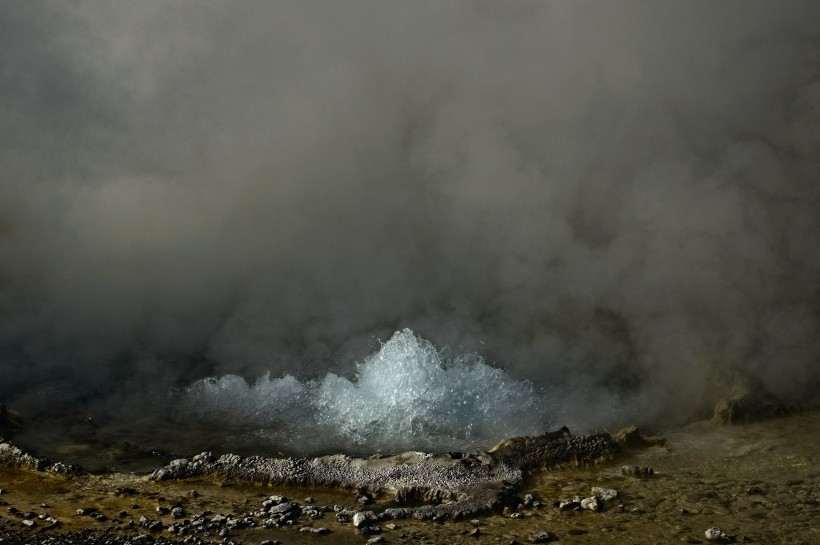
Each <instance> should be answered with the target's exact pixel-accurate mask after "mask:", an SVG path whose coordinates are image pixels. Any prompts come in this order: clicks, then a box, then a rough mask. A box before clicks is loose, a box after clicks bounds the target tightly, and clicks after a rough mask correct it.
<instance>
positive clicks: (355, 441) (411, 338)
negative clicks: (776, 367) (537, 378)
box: [182, 329, 549, 452]
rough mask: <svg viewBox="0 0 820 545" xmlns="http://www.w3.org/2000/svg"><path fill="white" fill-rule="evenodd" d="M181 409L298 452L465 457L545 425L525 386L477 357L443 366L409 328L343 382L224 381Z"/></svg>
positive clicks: (210, 382)
mask: <svg viewBox="0 0 820 545" xmlns="http://www.w3.org/2000/svg"><path fill="white" fill-rule="evenodd" d="M182 405H183V407H184V409H183V410H184V411H186V412H187V413H188V415H190V416H192V417H194V418H196V419H197V420H199V421H200V422H203V423H209V424H211V425H215V426H220V427H242V428H243V430H244V431H243V432H242V433H241V437H239V436H237V437H236V439H237V440H239V441H243V442H244V441H249V440H252V441H254V442H258V441H264V442H270V443H271V444H276V445H278V446H279V447H280V448H283V449H286V450H290V451H301V452H305V451H322V450H344V451H346V452H351V451H352V452H368V451H370V452H372V451H398V450H408V449H433V450H435V449H438V450H441V449H449V450H452V449H469V448H476V447H487V446H489V445H490V444H491V443H492V442H494V441H497V440H498V439H499V438H503V437H510V436H514V435H528V434H534V433H539V432H541V431H544V429H546V428H547V427H548V426H549V421H548V420H547V419H546V415H547V414H549V412H548V411H547V410H546V409H547V406H548V403H547V400H546V397H545V396H544V394H543V393H542V392H540V391H538V390H537V389H536V388H535V387H534V386H533V384H532V383H530V382H529V381H526V380H517V379H515V378H513V377H511V376H510V375H509V374H507V373H506V372H505V371H503V370H501V369H498V368H494V367H491V366H490V365H487V364H486V363H485V362H484V359H483V358H482V357H481V356H479V355H476V354H465V355H459V356H455V357H450V356H449V355H447V354H446V353H445V352H443V351H440V350H438V349H437V348H436V347H435V346H433V344H432V343H430V342H429V341H427V340H424V339H421V338H419V337H417V336H415V335H414V334H413V332H412V331H410V330H409V329H405V330H403V331H398V332H396V333H395V334H394V335H393V337H392V338H391V339H390V340H388V341H387V342H385V343H384V344H383V345H382V347H381V349H380V350H378V351H377V352H375V353H373V354H371V355H370V356H369V357H367V358H366V359H365V360H364V361H363V362H361V363H359V364H357V368H356V374H355V376H354V377H353V378H352V380H351V379H348V378H345V377H341V376H338V375H336V374H334V373H328V374H327V375H326V376H325V377H324V378H323V379H320V380H313V381H305V382H300V381H299V380H297V379H296V378H294V377H293V376H291V375H285V376H283V377H281V378H271V377H270V375H269V374H266V375H264V376H262V377H259V378H258V379H257V380H256V382H255V383H253V384H249V383H248V382H247V381H246V380H245V379H243V378H242V377H239V376H236V375H225V376H223V377H221V378H207V379H202V380H199V381H197V382H196V383H194V384H193V385H191V386H190V387H189V388H188V389H187V391H186V392H185V393H184V396H183V402H182Z"/></svg>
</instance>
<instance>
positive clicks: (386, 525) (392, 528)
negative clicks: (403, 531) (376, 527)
mask: <svg viewBox="0 0 820 545" xmlns="http://www.w3.org/2000/svg"><path fill="white" fill-rule="evenodd" d="M384 527H385V528H387V529H388V530H395V529H396V528H398V526H397V525H395V524H393V523H392V522H390V523H388V524H385V525H384Z"/></svg>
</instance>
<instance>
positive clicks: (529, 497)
mask: <svg viewBox="0 0 820 545" xmlns="http://www.w3.org/2000/svg"><path fill="white" fill-rule="evenodd" d="M534 501H535V498H533V497H532V494H524V507H530V506H531V505H532V502H534Z"/></svg>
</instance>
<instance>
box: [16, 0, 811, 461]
mask: <svg viewBox="0 0 820 545" xmlns="http://www.w3.org/2000/svg"><path fill="white" fill-rule="evenodd" d="M818 22H820V3H818V2H814V1H797V0H795V1H780V2H772V1H754V0H752V1H724V2H712V1H689V2H652V3H645V2H633V1H618V2H606V3H601V2H587V1H574V2H514V3H510V2H474V3H462V2H453V3H447V4H442V3H439V2H424V1H422V2H407V3H379V4H375V3H373V2H358V1H350V2H344V3H339V2H331V1H327V2H324V1H317V2H303V1H298V2H276V3H269V2H253V1H250V2H243V3H241V4H226V3H224V2H209V1H202V2H200V1H198V2H187V1H182V2H174V3H153V2H152V3H136V2H120V3H110V2H97V1H76V2H70V3H56V2H36V1H35V2H17V3H8V4H7V5H4V6H3V10H2V14H0V96H2V106H0V127H2V129H0V166H2V173H3V174H2V178H0V402H3V403H5V404H8V405H9V406H13V407H16V408H17V409H18V410H20V411H21V412H22V413H23V415H24V416H27V417H28V419H29V421H32V420H31V419H32V418H35V419H36V418H37V415H38V413H41V412H42V411H46V410H47V409H49V408H51V409H54V407H55V406H57V405H55V404H56V403H57V401H60V402H62V404H61V405H59V409H58V411H57V412H60V413H61V414H67V413H68V409H67V407H68V408H70V407H73V408H74V409H75V410H76V411H77V412H78V413H81V414H82V415H83V417H84V416H85V415H86V414H87V415H90V416H91V417H92V419H93V420H94V421H95V422H103V421H105V420H106V419H111V420H117V421H119V422H121V423H123V425H124V426H131V427H134V426H138V425H142V423H141V420H140V422H137V423H135V419H134V415H144V416H145V417H146V418H148V416H150V415H152V414H153V413H154V412H156V413H158V416H159V417H162V416H163V415H164V414H166V413H165V412H164V411H166V409H167V410H171V408H175V407H178V406H179V405H180V404H182V405H186V406H188V407H189V408H190V407H191V406H194V408H193V409H191V410H192V411H194V412H193V413H189V414H200V413H199V412H197V411H202V413H201V414H202V415H203V416H207V418H210V419H212V420H211V421H212V422H228V421H230V420H231V419H232V418H238V419H239V418H241V419H244V420H245V421H247V422H249V423H251V424H252V426H251V427H252V428H253V429H255V430H261V429H265V428H266V426H269V425H270V426H272V425H273V423H274V422H275V421H276V422H286V423H287V422H292V421H294V420H299V419H300V418H307V419H308V420H309V422H310V425H311V426H313V425H315V426H316V430H322V431H321V433H327V431H328V428H332V433H334V434H337V435H338V436H339V437H344V438H346V441H347V442H349V443H350V445H351V446H352V447H362V448H364V447H365V446H373V447H374V448H375V447H378V445H379V443H378V442H377V441H376V440H375V439H374V437H377V436H381V437H385V438H386V439H385V443H383V444H384V445H396V446H400V447H401V448H405V447H408V448H409V447H411V446H413V445H416V443H417V442H418V443H420V444H419V445H418V446H419V448H421V447H423V446H424V445H425V444H440V443H441V442H443V441H445V440H447V441H449V440H450V439H452V440H453V441H455V442H456V443H461V442H468V443H469V442H471V441H473V440H474V439H476V440H477V438H479V437H485V436H488V435H493V434H496V433H498V434H501V435H509V434H510V433H517V432H518V427H520V428H521V432H524V431H535V429H536V428H538V427H539V426H542V425H543V424H544V423H545V422H551V423H552V424H553V425H555V426H559V425H562V424H569V425H572V426H573V427H574V431H576V430H577V431H581V430H583V429H597V428H600V427H604V426H608V425H610V423H611V422H615V421H618V420H622V419H623V420H627V419H628V420H631V421H636V423H638V424H642V425H647V424H650V425H657V424H660V423H664V424H675V423H680V422H685V421H687V420H690V419H692V418H696V417H699V416H701V415H704V414H705V413H707V412H708V411H709V410H710V408H711V406H712V405H713V404H714V402H715V401H716V400H717V399H718V398H720V397H723V396H725V395H726V393H727V392H728V391H729V390H730V389H731V388H732V387H733V385H734V384H735V383H736V382H737V381H738V380H747V379H750V380H755V381H758V382H759V383H761V384H763V385H764V386H765V388H767V389H768V390H770V391H771V392H772V393H773V394H774V395H776V396H779V397H781V398H788V399H790V400H794V401H800V400H807V399H812V398H814V397H816V394H817V391H818V384H820V365H818V360H819V359H820V336H818V335H817V331H819V330H820V310H819V309H820V246H818V244H817V240H818V233H820V206H818V204H819V203H820V184H818V183H817V180H818V179H820V46H818V44H820V24H818ZM405 328H410V329H412V330H413V331H414V332H416V334H418V335H419V336H420V337H421V338H423V339H429V341H430V342H431V343H433V344H434V345H435V346H436V347H439V349H442V350H444V349H445V348H446V349H447V351H448V352H447V353H448V354H473V353H475V354H480V355H481V357H483V358H485V360H483V361H482V360H480V359H478V358H473V357H466V359H459V357H457V356H452V355H450V356H447V355H442V353H440V352H439V351H437V350H436V349H433V348H432V347H431V345H429V344H427V343H426V342H424V341H420V340H418V338H416V337H412V336H410V335H409V333H399V335H398V337H395V338H392V340H390V339H391V335H393V333H394V332H396V331H400V332H401V331H403V330H404V329H405ZM377 339H381V340H384V341H385V344H384V346H382V347H381V349H379V346H378V343H377ZM405 350H406V351H407V352H405ZM374 351H376V352H375V355H374V356H372V357H371V358H369V359H367V360H366V361H363V358H366V355H367V354H371V353H374ZM379 358H383V359H381V360H379ZM470 358H473V359H470ZM356 362H362V363H361V364H360V365H359V366H358V367H357V366H356ZM267 373H269V375H266V374H267ZM206 377H216V378H215V382H212V381H208V380H207V379H206ZM220 377H221V378H220ZM236 377H242V378H241V379H240V378H236ZM260 377H261V378H260ZM266 377H267V378H266ZM197 381H199V382H197ZM192 399H194V400H198V401H197V403H190V401H191V400H192ZM531 409H532V410H531ZM171 414H175V413H171ZM156 417H157V416H156V415H155V416H152V418H154V422H156ZM44 418H45V417H44ZM159 421H160V422H166V421H165V420H163V419H162V418H160V420H159ZM617 423H618V424H619V423H622V422H617ZM225 425H227V424H225ZM152 426H154V427H153V428H151V429H157V428H158V426H156V424H155V423H154V424H152ZM160 427H161V426H160ZM301 429H305V430H307V429H308V427H305V428H301ZM305 433H306V435H310V433H309V432H307V431H306V432H305ZM312 433H313V434H314V435H315V434H316V433H319V432H318V431H317V432H312ZM305 440H307V439H305ZM371 441H375V442H371ZM411 443H412V444H413V445H411Z"/></svg>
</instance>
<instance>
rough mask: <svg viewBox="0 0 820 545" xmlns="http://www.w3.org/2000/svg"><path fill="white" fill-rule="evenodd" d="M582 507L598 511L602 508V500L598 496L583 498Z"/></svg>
mask: <svg viewBox="0 0 820 545" xmlns="http://www.w3.org/2000/svg"><path fill="white" fill-rule="evenodd" d="M581 508H582V509H589V510H590V511H595V512H596V513H597V512H598V511H600V510H601V500H599V499H598V498H597V496H592V497H589V498H584V499H582V500H581Z"/></svg>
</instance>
